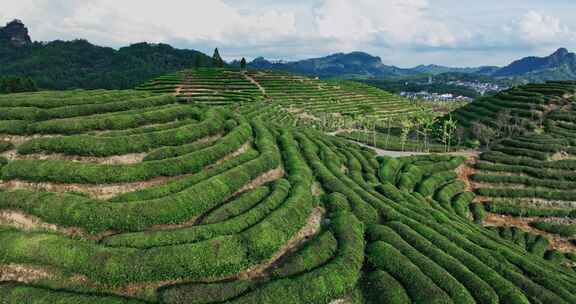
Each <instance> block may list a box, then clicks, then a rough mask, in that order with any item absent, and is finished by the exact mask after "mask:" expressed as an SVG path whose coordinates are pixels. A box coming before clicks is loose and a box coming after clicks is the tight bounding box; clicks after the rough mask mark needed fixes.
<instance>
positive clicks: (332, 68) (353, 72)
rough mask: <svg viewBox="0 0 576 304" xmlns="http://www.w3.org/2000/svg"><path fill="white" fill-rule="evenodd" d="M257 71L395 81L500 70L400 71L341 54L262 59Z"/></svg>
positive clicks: (376, 61) (430, 68)
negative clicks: (278, 59)
mask: <svg viewBox="0 0 576 304" xmlns="http://www.w3.org/2000/svg"><path fill="white" fill-rule="evenodd" d="M248 66H249V67H251V68H254V69H264V70H281V71H287V72H292V73H298V74H306V75H314V76H318V77H323V78H333V77H338V78H360V79H366V78H391V77H400V78H401V77H410V76H415V75H420V74H432V75H437V74H442V73H454V72H456V73H481V74H486V73H488V74H490V73H491V72H492V71H494V70H496V69H497V67H488V66H487V67H477V68H458V67H446V66H440V65H434V64H431V65H419V66H417V67H414V68H409V69H406V68H399V67H396V66H393V65H386V64H384V63H383V62H382V59H381V58H380V57H377V56H372V55H370V54H367V53H364V52H352V53H347V54H345V53H337V54H333V55H329V56H326V57H320V58H312V59H305V60H300V61H293V62H273V61H269V60H266V59H264V58H263V57H259V58H256V59H254V60H253V61H252V62H250V63H249V64H248Z"/></svg>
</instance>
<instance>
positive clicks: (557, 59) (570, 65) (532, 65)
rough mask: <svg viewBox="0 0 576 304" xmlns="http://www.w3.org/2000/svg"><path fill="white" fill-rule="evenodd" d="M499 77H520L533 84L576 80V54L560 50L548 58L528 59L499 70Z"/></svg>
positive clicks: (497, 73) (497, 74)
mask: <svg viewBox="0 0 576 304" xmlns="http://www.w3.org/2000/svg"><path fill="white" fill-rule="evenodd" d="M493 75H494V76H497V77H520V78H524V79H527V80H529V81H531V82H538V81H545V80H570V79H576V54H574V53H571V52H569V51H568V50H567V49H565V48H560V49H558V50H557V51H555V52H554V53H552V54H551V55H549V56H546V57H526V58H522V59H520V60H517V61H514V62H513V63H511V64H510V65H508V66H506V67H503V68H501V69H499V70H497V71H496V72H495V73H494V74H493Z"/></svg>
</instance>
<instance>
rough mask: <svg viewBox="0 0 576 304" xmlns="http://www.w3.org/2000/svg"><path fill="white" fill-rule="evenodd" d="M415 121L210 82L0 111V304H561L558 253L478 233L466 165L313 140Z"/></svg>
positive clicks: (330, 87)
mask: <svg viewBox="0 0 576 304" xmlns="http://www.w3.org/2000/svg"><path fill="white" fill-rule="evenodd" d="M562 87H563V88H564V87H566V88H567V89H568V88H569V89H570V90H571V89H572V87H571V85H570V84H562ZM547 90H548V89H547ZM570 92H572V91H570ZM542 94H544V95H543V97H542V98H543V99H545V100H551V96H550V95H547V94H548V91H546V92H544V93H542ZM554 94H556V93H555V91H554V93H553V95H554ZM561 95H562V96H561V97H559V98H558V102H559V103H565V102H567V100H566V99H565V98H567V97H568V95H566V96H564V93H563V94H561ZM554 100H556V99H554ZM463 109H464V108H463ZM552 110H553V111H560V112H559V113H557V114H555V113H554V114H552V113H551V114H549V115H550V117H551V116H552V115H558V116H561V115H565V114H566V113H563V111H564V110H567V108H562V107H558V108H554V109H552ZM430 111H431V110H430V109H426V108H422V107H420V106H417V105H414V104H411V103H409V102H407V101H406V100H404V99H401V98H399V97H395V96H394V95H391V94H389V93H386V92H384V91H381V90H378V89H375V88H371V87H366V86H364V85H362V84H357V83H353V82H324V81H320V80H316V79H311V78H305V77H300V76H294V75H291V74H285V73H277V72H259V71H250V72H241V71H233V70H223V69H199V70H187V71H183V72H180V73H175V74H172V75H168V76H164V77H161V78H158V79H155V80H153V81H150V82H148V83H146V84H144V85H142V86H140V87H138V88H137V90H128V91H106V90H93V91H82V90H76V91H61V92H36V93H20V94H9V95H3V96H0V134H2V135H1V136H0V150H1V155H2V156H1V158H0V174H1V183H0V189H1V190H0V244H2V246H0V281H1V283H0V303H135V304H136V303H470V304H472V303H494V304H496V303H506V304H515V303H522V304H528V303H575V302H576V272H574V269H573V259H574V256H573V255H570V254H567V253H566V252H567V251H566V250H563V251H559V250H554V249H555V247H554V246H550V244H549V243H548V241H547V240H546V238H545V237H543V236H541V235H537V234H534V233H532V232H530V231H524V230H519V229H510V230H509V231H504V229H494V228H486V227H484V226H482V225H479V223H480V222H481V221H482V220H483V215H485V212H486V210H485V208H483V207H484V205H481V204H479V203H473V200H476V201H477V202H483V200H478V199H477V198H476V197H477V195H476V194H475V193H474V192H472V190H476V191H478V192H480V190H479V189H477V188H474V187H475V186H473V185H472V184H471V183H470V182H469V180H468V179H467V178H466V176H467V174H468V173H469V169H468V167H467V165H466V164H465V162H467V160H466V158H465V157H462V156H457V155H452V154H426V155H417V156H410V157H400V158H392V157H388V156H378V155H377V154H376V153H375V152H374V151H373V150H372V149H369V148H364V147H361V146H359V145H356V144H353V143H351V142H350V141H349V140H347V139H345V138H342V137H338V136H331V135H328V134H327V132H333V131H334V130H342V129H345V130H350V131H351V132H363V133H367V132H374V131H375V130H376V129H377V128H378V127H379V126H378V123H382V122H384V124H388V125H390V124H393V123H396V121H398V120H406V119H415V117H420V116H422V115H425V114H426V115H428V114H427V113H429V112H430ZM462 111H464V110H462ZM568 114H569V113H568ZM458 115H459V114H458ZM462 115H466V114H462ZM366 117H369V119H367V118H366ZM455 117H456V119H459V117H458V116H457V114H455ZM555 121H557V122H561V121H565V122H567V120H559V119H558V120H555ZM567 123H568V122H567ZM562 126H563V125H556V124H555V125H552V124H550V125H549V126H548V125H547V127H546V128H547V129H550V130H551V131H550V132H552V130H555V129H554V128H562V130H564V129H566V128H563V127H562ZM430 136H432V135H430ZM518 141H520V139H518ZM502 145H507V144H506V143H505V142H502ZM547 147H550V149H552V148H553V147H555V146H554V145H547ZM522 151H523V150H522ZM504 152H505V150H504ZM522 159H524V158H522ZM539 161H542V162H544V161H548V160H539ZM522 168H524V167H522ZM527 172H529V171H527ZM567 174H568V173H567ZM519 176H525V174H521V175H519ZM480 194H481V196H482V197H485V196H486V195H485V193H484V194H482V193H480ZM571 259H572V262H571Z"/></svg>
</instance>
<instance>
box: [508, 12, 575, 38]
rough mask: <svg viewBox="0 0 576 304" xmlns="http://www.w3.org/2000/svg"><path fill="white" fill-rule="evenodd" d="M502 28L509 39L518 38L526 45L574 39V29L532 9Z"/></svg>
mask: <svg viewBox="0 0 576 304" xmlns="http://www.w3.org/2000/svg"><path fill="white" fill-rule="evenodd" d="M503 29H504V32H505V33H506V34H508V36H509V38H510V39H511V40H513V41H514V40H520V41H522V42H524V43H526V44H527V45H536V46H537V45H543V44H544V45H549V44H554V45H564V44H567V43H573V42H574V41H575V40H576V31H574V30H573V29H571V28H570V27H568V26H567V25H565V24H562V22H561V21H560V19H558V18H556V17H554V16H550V15H545V14H542V13H539V12H537V11H534V10H531V11H528V12H527V13H525V14H524V15H522V16H521V17H520V18H518V19H517V20H514V21H513V22H512V23H511V24H508V25H505V26H504V28H503Z"/></svg>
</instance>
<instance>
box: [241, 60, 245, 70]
mask: <svg viewBox="0 0 576 304" xmlns="http://www.w3.org/2000/svg"><path fill="white" fill-rule="evenodd" d="M240 68H241V69H242V70H246V58H244V57H242V60H240Z"/></svg>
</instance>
